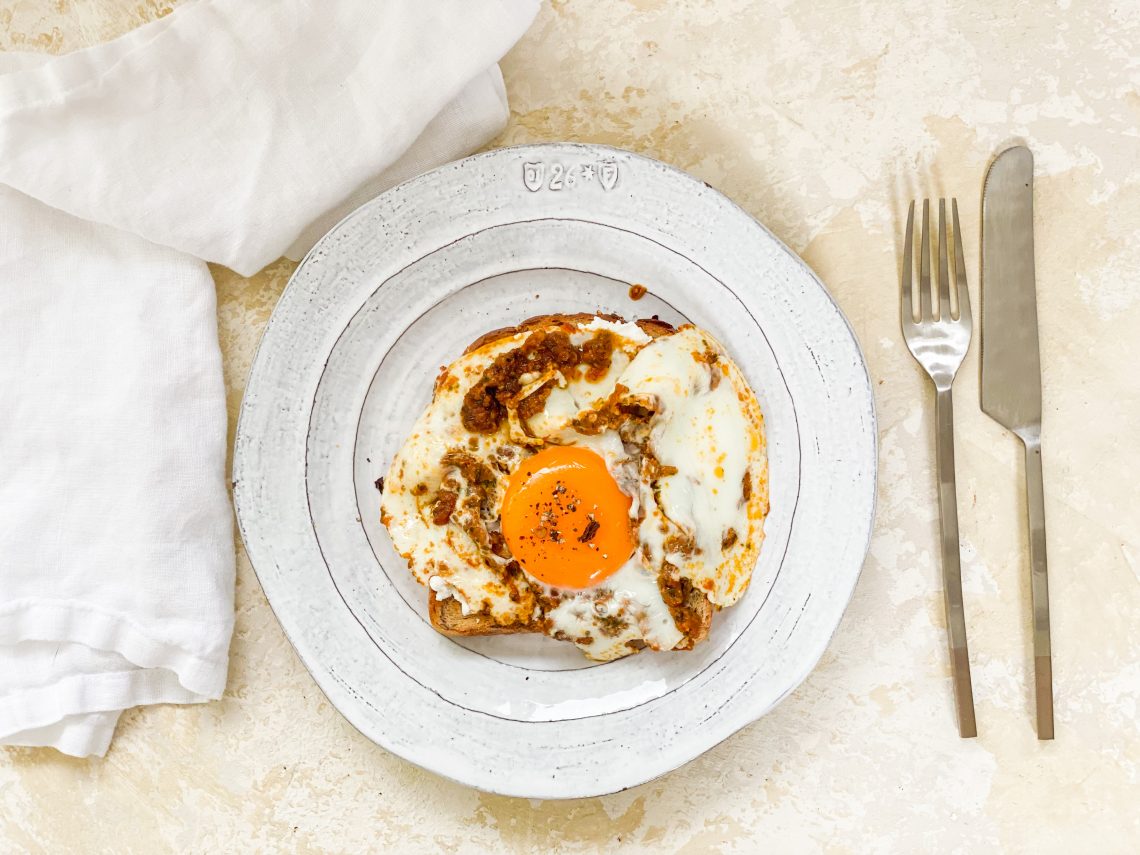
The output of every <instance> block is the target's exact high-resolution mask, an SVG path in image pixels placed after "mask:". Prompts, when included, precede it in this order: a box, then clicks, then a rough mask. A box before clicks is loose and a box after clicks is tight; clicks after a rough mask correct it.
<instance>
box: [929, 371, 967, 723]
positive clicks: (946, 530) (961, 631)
mask: <svg viewBox="0 0 1140 855" xmlns="http://www.w3.org/2000/svg"><path fill="white" fill-rule="evenodd" d="M935 418H936V422H937V430H936V433H935V436H936V437H937V440H936V444H937V465H938V509H939V511H940V514H939V516H940V519H941V527H942V590H943V594H944V596H945V599H946V632H947V635H948V638H949V642H950V671H951V674H952V675H953V679H954V702H955V706H956V708H957V713H958V733H959V735H960V736H962V737H963V738H964V737H969V736H977V735H978V726H977V722H976V721H975V719H974V689H973V684H972V682H971V680H970V653H969V648H968V647H967V646H966V611H965V608H964V606H963V602H962V558H961V552H960V547H959V542H958V490H957V486H956V484H955V480H954V398H953V396H952V395H951V392H950V388H949V386H947V387H946V388H944V389H938V392H937V397H936V398H935Z"/></svg>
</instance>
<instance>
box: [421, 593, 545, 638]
mask: <svg viewBox="0 0 1140 855" xmlns="http://www.w3.org/2000/svg"><path fill="white" fill-rule="evenodd" d="M428 617H429V618H431V625H432V626H434V627H435V628H436V629H437V630H438V631H439V632H442V633H443V634H444V635H463V636H471V635H514V634H516V633H520V632H539V627H538V626H537V625H536V624H533V623H511V624H500V623H495V619H494V618H492V617H491V616H490V615H488V614H474V615H465V614H463V607H462V606H461V605H459V601H458V600H456V599H455V598H453V597H448V598H447V599H446V600H441V599H439V598H438V597H436V595H435V591H432V590H429V591H428Z"/></svg>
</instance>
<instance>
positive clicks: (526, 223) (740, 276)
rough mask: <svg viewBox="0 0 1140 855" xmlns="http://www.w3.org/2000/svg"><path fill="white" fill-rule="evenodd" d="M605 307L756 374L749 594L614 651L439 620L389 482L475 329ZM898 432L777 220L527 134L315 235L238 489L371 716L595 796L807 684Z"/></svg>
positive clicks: (662, 175)
mask: <svg viewBox="0 0 1140 855" xmlns="http://www.w3.org/2000/svg"><path fill="white" fill-rule="evenodd" d="M631 283H644V284H645V285H646V286H647V287H648V289H649V294H648V295H647V296H645V297H643V298H642V299H641V300H639V301H636V302H634V301H633V300H632V299H631V298H630V296H629V288H630V284H631ZM599 309H600V310H605V311H609V312H616V313H618V314H621V315H624V316H626V317H629V318H633V317H645V316H649V315H654V314H656V315H660V316H661V317H662V318H664V319H666V320H669V321H674V322H676V321H684V320H688V321H692V322H693V323H696V324H699V325H700V326H703V327H705V328H706V329H708V330H710V331H711V332H712V333H713V334H714V335H715V336H716V337H717V338H719V339H720V340H721V341H722V342H723V343H724V345H725V346H726V347H727V349H728V351H729V353H730V354H731V355H732V356H733V357H734V358H735V360H736V361H737V363H738V364H739V365H740V367H741V368H742V369H743V371H744V373H745V375H746V376H747V377H748V380H749V382H750V383H751V384H752V387H753V388H754V389H755V390H756V391H757V393H758V396H759V398H760V403H761V406H762V407H763V409H764V415H765V418H766V423H767V431H768V453H769V458H770V490H771V508H772V510H771V515H770V516H769V517H768V522H767V539H766V541H765V543H764V547H763V549H762V551H761V555H760V559H759V562H758V564H757V567H756V570H755V572H754V575H753V581H752V586H751V588H750V589H749V591H748V593H747V595H746V596H745V597H744V598H743V600H742V601H741V602H740V603H738V604H737V605H736V606H734V607H733V608H731V609H727V610H725V611H723V612H721V613H719V614H718V615H716V617H715V620H714V625H713V630H712V633H711V635H710V638H709V640H708V641H707V642H706V643H704V644H702V645H700V646H698V648H697V649H696V650H694V651H692V652H677V653H664V654H641V655H637V656H631V657H628V658H626V659H621V660H619V661H616V662H611V663H606V664H603V665H599V664H596V663H591V662H589V661H587V660H585V659H584V658H582V656H581V655H580V654H579V653H578V651H577V649H576V648H574V647H573V646H572V645H568V644H563V643H559V642H556V641H553V640H551V639H548V638H545V637H541V636H503V637H497V638H483V639H463V640H457V639H450V638H446V637H444V636H442V635H439V634H438V633H436V632H435V631H434V630H433V629H432V628H431V626H430V624H429V623H428V620H427V615H426V593H425V589H423V588H421V587H420V586H419V585H418V584H416V582H415V581H414V580H413V579H412V577H411V574H410V573H409V572H408V570H407V567H406V566H405V564H404V562H403V561H402V559H400V558H399V556H397V555H396V554H395V553H394V551H393V549H392V547H391V544H390V543H389V540H388V537H387V533H386V532H385V530H384V528H383V526H381V525H380V523H379V503H380V496H379V493H378V491H377V490H376V488H375V486H374V481H375V479H376V478H377V477H378V476H380V475H382V474H384V472H385V470H386V468H387V465H388V461H389V460H390V459H391V457H392V455H393V453H394V452H395V450H396V449H397V448H398V447H399V444H400V443H401V442H402V441H403V439H404V437H405V436H406V435H407V433H408V431H409V429H410V427H411V425H412V423H413V421H414V420H415V419H416V418H417V416H418V415H419V413H420V412H421V410H422V409H423V407H424V406H425V405H426V404H427V402H428V400H429V398H430V394H431V389H432V381H433V379H434V377H435V375H436V373H437V372H438V370H439V367H440V366H441V365H444V364H446V363H448V362H450V361H451V360H452V359H454V358H455V357H456V356H457V355H458V354H459V353H460V352H461V350H462V349H463V347H464V346H465V345H466V344H467V343H468V342H469V341H471V340H472V339H474V338H475V337H476V336H478V335H479V334H480V333H483V332H485V331H487V330H490V329H494V328H496V327H502V326H506V325H510V324H513V323H516V322H518V321H521V320H523V319H525V318H528V317H531V316H533V315H537V314H546V313H550V312H575V311H594V310H599ZM875 436H876V434H875V424H874V412H873V403H872V395H871V389H870V383H869V381H868V376H867V371H866V367H865V365H864V363H863V359H862V356H861V354H860V351H859V347H858V345H857V344H856V341H855V339H854V336H853V335H852V332H851V329H850V327H849V326H848V325H847V323H846V321H845V319H844V317H843V315H842V314H841V313H840V311H839V309H838V308H837V307H836V305H835V304H834V303H833V302H832V300H831V298H830V297H829V296H828V294H827V291H826V290H825V289H824V287H823V286H822V285H821V284H820V282H819V280H818V279H816V277H815V276H814V275H813V274H812V272H811V271H810V270H809V269H808V268H807V267H806V266H805V265H804V264H803V262H802V261H801V260H800V259H799V258H797V257H796V256H795V255H794V254H793V253H792V252H791V251H790V250H788V249H787V247H785V246H784V245H783V244H781V243H780V242H779V241H778V240H777V239H776V238H775V237H773V236H772V235H771V234H770V233H769V232H768V231H767V230H765V229H764V227H763V226H761V225H760V224H758V223H757V222H756V221H755V220H753V219H752V218H751V217H749V216H748V214H746V213H745V212H744V211H742V210H741V209H740V208H738V207H736V206H735V205H733V204H732V203H731V202H729V201H728V200H727V199H726V198H725V197H724V196H722V195H721V194H720V193H718V192H716V191H715V190H713V189H711V188H709V187H708V186H706V185H705V184H703V183H701V182H700V181H697V180H695V179H693V178H691V177H690V176H688V175H685V174H684V173H682V172H679V171H677V170H675V169H672V168H670V167H668V166H666V165H664V164H661V163H658V162H656V161H653V160H648V159H646V158H643V157H639V156H637V155H633V154H630V153H628V152H623V151H618V150H615V149H610V148H604V147H600V146H585V145H571V144H558V145H544V146H524V147H519V148H510V149H502V150H499V151H494V152H491V153H489V154H484V155H479V156H476V157H472V158H469V159H467V160H464V161H462V162H459V163H456V164H452V165H449V166H446V167H443V168H442V169H438V170H436V171H434V172H431V173H429V174H427V175H424V176H421V177H420V178H417V179H415V180H413V181H410V182H408V183H406V184H403V185H401V186H400V187H397V188H395V189H394V190H392V191H390V192H388V193H385V194H384V195H383V196H381V197H380V198H378V199H376V200H374V201H372V202H370V203H369V204H367V205H365V206H364V207H362V208H361V209H359V210H358V211H356V212H355V213H354V214H352V215H351V216H349V217H348V218H347V219H346V220H344V221H343V222H342V223H341V224H340V225H339V226H337V227H336V228H335V229H333V230H332V232H330V233H329V234H328V235H326V236H325V237H324V238H323V239H322V240H321V242H320V243H319V244H317V246H316V247H314V249H313V250H312V251H311V252H310V253H309V255H308V257H307V258H306V259H305V261H304V263H303V264H302V265H301V266H300V267H299V268H298V270H297V272H296V273H295V274H294V276H293V279H292V281H291V282H290V283H289V287H288V288H287V289H286V291H285V293H284V295H283V296H282V298H281V302H280V304H279V305H278V306H277V309H276V311H275V312H274V313H273V317H272V319H271V320H270V322H269V326H268V328H267V330H266V332H265V337H264V339H263V340H262V342H261V347H260V350H259V351H258V354H257V358H256V360H255V362H254V366H253V370H252V373H251V375H250V378H249V384H248V387H247V390H246V396H245V402H244V404H243V406H242V412H241V421H240V424H239V426H238V435H237V445H236V450H235V454H234V478H235V481H236V486H235V491H234V492H235V499H236V504H237V510H238V517H239V521H240V525H241V531H242V536H243V538H244V539H245V544H246V549H247V550H248V552H249V556H250V559H251V560H252V562H253V565H254V567H255V568H256V570H257V574H258V577H259V578H260V580H261V584H262V586H263V587H264V589H265V593H266V596H267V597H268V598H269V602H270V603H271V604H272V606H273V609H274V611H275V612H276V614H277V617H278V619H279V620H280V621H281V624H282V626H283V627H284V628H285V632H286V633H287V634H288V636H289V638H290V640H291V641H292V642H293V645H294V646H295V647H296V649H297V652H298V653H299V654H300V656H301V659H302V660H303V661H304V663H305V665H306V666H307V667H308V669H309V670H310V671H311V672H312V674H313V677H314V678H315V679H316V681H317V683H318V684H319V685H320V687H321V688H322V689H323V690H324V692H325V694H326V695H328V697H329V700H331V701H332V703H333V704H334V705H335V706H336V707H337V708H338V709H339V710H340V711H341V712H342V713H343V714H344V715H345V716H346V717H347V718H348V720H349V721H351V722H352V723H353V724H354V725H355V726H356V727H357V728H359V729H360V730H361V732H363V733H364V734H365V735H366V736H368V737H370V738H371V739H373V740H375V741H376V742H377V743H379V744H380V745H382V746H384V747H385V748H386V749H388V750H390V751H392V752H394V753H396V754H399V755H400V756H402V757H405V758H407V759H408V760H410V761H412V762H413V763H416V764H418V765H420V766H423V767H425V768H427V769H431V770H432V771H435V772H437V773H439V774H441V775H446V776H447V777H449V778H453V779H455V780H457V781H461V782H463V783H466V784H470V785H472V786H475V787H479V788H481V789H484V790H490V791H493V792H498V793H504V794H509V795H517V796H527V797H532V798H568V797H578V796H592V795H598V794H602V793H608V792H613V791H616V790H620V789H624V788H626V787H630V786H633V785H635V784H638V783H641V782H644V781H647V780H649V779H652V778H654V777H656V776H658V775H661V774H662V773H664V772H667V771H669V770H670V769H674V768H676V767H677V766H679V765H681V764H682V763H685V762H686V761H688V760H691V759H692V758H694V757H696V756H697V755H699V754H701V753H702V752H703V751H706V750H707V749H709V748H711V747H712V746H713V745H715V744H716V743H718V742H720V741H721V740H722V739H724V738H725V737H727V736H728V735H730V734H731V733H733V732H735V731H736V730H738V729H739V728H741V727H743V726H744V725H746V724H748V723H749V722H752V721H754V720H756V719H757V718H759V717H760V716H761V715H763V714H764V713H765V712H766V711H767V710H769V709H771V708H772V706H773V705H775V704H776V703H777V702H778V701H779V700H780V699H781V698H782V697H784V696H785V695H786V694H788V692H790V691H791V690H792V689H794V688H795V687H796V686H797V685H798V684H799V683H800V681H802V680H803V679H804V677H806V676H807V674H808V672H809V671H810V670H811V668H812V667H813V666H814V665H815V663H816V661H817V660H818V659H819V657H820V656H821V655H822V653H823V651H824V648H825V647H826V645H827V643H828V641H829V639H830V638H831V636H832V634H833V632H834V631H835V628H836V626H837V625H838V623H839V619H840V617H841V615H842V614H843V610H844V608H845V607H846V605H847V602H848V601H849V599H850V597H851V593H852V590H853V589H854V586H855V582H856V579H857V578H858V575H859V570H860V567H861V566H862V563H863V559H864V557H865V554H866V550H867V545H868V540H869V537H870V532H871V522H872V517H873V515H874V496H875V468H876V460H875V458H876V445H875Z"/></svg>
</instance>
